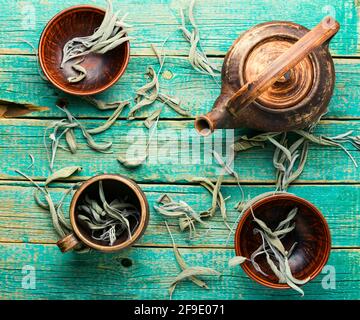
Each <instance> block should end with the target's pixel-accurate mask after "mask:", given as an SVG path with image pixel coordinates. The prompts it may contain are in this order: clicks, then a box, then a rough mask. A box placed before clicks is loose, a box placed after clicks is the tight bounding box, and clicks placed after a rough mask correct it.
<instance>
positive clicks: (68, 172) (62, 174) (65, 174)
mask: <svg viewBox="0 0 360 320" xmlns="http://www.w3.org/2000/svg"><path fill="white" fill-rule="evenodd" d="M81 170H82V168H81V167H79V166H72V167H66V168H62V169H60V170H58V171H56V172H54V173H53V174H52V175H51V176H50V177H48V178H47V179H46V182H45V187H46V186H48V185H49V184H50V183H51V182H54V181H56V180H61V179H67V178H69V177H71V176H72V175H74V174H75V173H77V172H79V171H81Z"/></svg>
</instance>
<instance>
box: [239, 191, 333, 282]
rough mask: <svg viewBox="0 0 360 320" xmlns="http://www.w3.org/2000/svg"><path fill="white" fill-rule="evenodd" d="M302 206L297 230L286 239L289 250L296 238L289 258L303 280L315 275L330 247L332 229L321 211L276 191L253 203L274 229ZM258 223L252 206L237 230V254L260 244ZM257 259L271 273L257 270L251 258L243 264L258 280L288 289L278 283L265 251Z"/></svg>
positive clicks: (294, 271)
mask: <svg viewBox="0 0 360 320" xmlns="http://www.w3.org/2000/svg"><path fill="white" fill-rule="evenodd" d="M295 207H297V208H298V209H299V211H298V214H297V215H296V217H295V219H294V222H295V223H296V227H295V230H294V231H292V232H291V233H289V234H288V235H287V236H286V237H285V238H284V239H283V240H282V242H283V244H284V246H285V249H286V250H289V249H290V247H291V246H292V245H293V244H294V242H297V243H298V244H297V246H296V247H295V250H294V252H293V254H292V255H291V256H290V258H289V264H290V268H291V270H292V273H293V275H294V276H295V278H297V279H300V280H303V279H306V278H307V277H310V279H311V280H312V279H314V278H315V277H316V276H317V275H318V274H319V273H320V272H321V270H322V269H323V267H324V266H325V264H326V262H327V260H328V258H329V254H330V249H331V238H330V231H329V227H328V225H327V222H326V220H325V218H324V217H323V215H322V214H321V212H320V211H319V210H318V209H317V208H316V207H315V206H314V205H313V204H311V203H310V202H308V201H306V200H304V199H302V198H299V197H296V196H294V195H286V194H285V195H274V196H270V197H267V198H265V199H262V200H260V201H258V202H257V203H256V204H254V205H253V207H252V208H253V211H254V214H255V216H256V217H257V218H259V219H261V220H263V221H264V222H265V223H266V224H267V225H268V227H270V228H271V229H272V230H274V229H275V228H276V226H277V225H278V224H279V222H280V221H282V220H284V219H285V218H286V217H287V215H288V213H289V212H290V210H292V209H293V208H295ZM254 228H258V225H257V224H256V223H255V222H254V221H253V217H252V214H251V210H250V209H249V210H247V211H246V212H245V213H244V216H243V217H242V219H241V221H240V223H239V225H238V228H237V230H236V234H235V251H236V255H237V256H244V257H247V258H249V257H250V256H251V254H252V253H253V252H254V251H255V250H256V249H257V248H258V247H259V246H260V245H261V243H262V240H261V236H260V235H259V234H255V235H254V233H253V230H254ZM256 262H258V264H259V265H260V267H261V269H262V270H263V271H264V272H265V273H266V274H267V275H268V277H266V276H264V275H262V274H260V273H259V272H257V271H256V270H255V268H254V267H253V265H252V264H251V262H248V261H247V262H245V263H243V264H242V268H243V270H244V271H245V272H246V274H247V275H248V276H249V277H250V278H251V279H253V280H255V281H256V282H258V283H260V284H262V285H264V286H267V287H270V288H274V289H287V288H289V286H288V285H287V284H279V283H278V278H276V276H275V275H274V273H273V272H272V271H271V269H270V267H269V266H268V264H267V262H266V257H265V255H261V256H258V257H257V258H256Z"/></svg>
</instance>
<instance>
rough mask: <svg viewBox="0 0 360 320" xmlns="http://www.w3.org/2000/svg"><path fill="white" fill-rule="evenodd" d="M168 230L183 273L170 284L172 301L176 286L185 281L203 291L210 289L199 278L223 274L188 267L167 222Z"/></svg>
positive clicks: (203, 268) (209, 269) (210, 269)
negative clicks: (190, 282)
mask: <svg viewBox="0 0 360 320" xmlns="http://www.w3.org/2000/svg"><path fill="white" fill-rule="evenodd" d="M165 225H166V228H167V230H168V232H169V235H170V237H171V241H172V244H173V249H174V254H175V258H176V261H177V263H178V265H179V266H180V268H181V270H182V271H181V272H180V273H179V274H178V275H177V276H176V278H175V279H174V280H173V282H172V283H171V284H170V288H169V293H170V299H172V296H173V293H174V291H175V289H176V286H177V285H178V284H179V283H180V282H182V281H185V280H190V281H192V282H193V283H194V284H195V285H197V286H198V287H200V288H203V289H209V287H208V285H207V284H206V282H204V281H203V280H201V279H200V278H198V277H199V276H218V277H219V276H221V273H220V272H218V271H216V270H214V269H212V268H207V267H199V266H197V267H189V266H188V265H187V263H186V262H185V260H184V258H183V257H182V255H181V254H180V251H179V249H178V247H177V245H176V243H175V240H174V237H173V235H172V233H171V231H170V228H169V225H168V224H167V223H166V222H165Z"/></svg>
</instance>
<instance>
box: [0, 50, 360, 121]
mask: <svg viewBox="0 0 360 320" xmlns="http://www.w3.org/2000/svg"><path fill="white" fill-rule="evenodd" d="M211 60H212V61H213V63H214V64H216V65H219V66H220V65H221V64H222V58H213V59H211ZM335 63H336V66H335V68H336V74H337V78H336V88H335V92H334V96H333V98H332V101H331V104H330V106H329V113H328V114H327V115H326V118H360V109H359V107H358V106H359V103H360V100H359V99H360V98H359V86H360V62H359V60H356V59H336V60H335ZM148 66H153V67H154V68H155V70H157V69H158V68H159V66H158V62H157V59H156V58H155V57H133V58H132V59H131V61H130V64H129V67H128V70H127V71H126V73H125V75H124V77H123V78H122V79H121V80H120V81H119V82H118V83H117V85H116V86H115V87H113V88H111V89H110V90H108V91H107V92H106V93H104V94H102V95H101V96H100V97H99V98H101V99H102V100H104V101H114V100H115V101H117V100H127V99H129V100H130V101H132V100H133V98H134V95H135V91H136V90H137V89H138V88H140V87H141V86H142V85H144V83H145V82H146V78H145V75H144V74H145V72H146V70H147V68H148ZM0 70H1V72H0V101H1V100H4V101H9V102H15V103H22V104H31V105H37V106H45V107H48V108H49V110H48V111H47V112H44V111H42V112H37V113H36V112H33V113H31V114H30V116H31V117H59V116H62V115H61V112H60V111H59V110H58V109H57V108H55V103H56V101H57V99H58V98H59V97H66V98H67V99H68V100H69V102H70V105H71V109H72V111H73V112H74V115H76V116H77V117H102V118H103V117H106V116H107V115H108V114H109V112H102V111H99V110H97V109H96V108H95V107H93V106H91V105H89V104H88V103H87V102H84V101H83V100H81V99H78V98H74V97H71V96H66V95H65V94H64V93H62V92H60V91H59V90H57V89H55V88H54V87H53V86H51V85H49V83H47V82H46V81H43V80H42V79H41V78H40V76H39V75H38V69H37V62H36V58H35V57H34V56H11V55H5V56H1V55H0ZM163 71H164V72H163V73H162V76H160V83H161V88H162V92H164V93H167V94H170V95H174V96H177V97H178V98H180V99H181V100H182V102H183V106H184V108H185V109H187V110H189V111H190V114H191V116H192V117H195V116H196V115H200V114H204V113H207V112H208V111H210V110H211V109H212V106H213V103H214V101H215V100H216V98H217V97H218V95H219V93H220V89H219V85H218V84H217V83H216V82H215V81H214V80H213V79H212V78H211V77H208V76H204V75H202V74H199V73H197V72H196V71H194V70H193V69H192V67H191V66H190V64H189V62H188V61H187V60H186V59H185V58H182V57H169V58H167V59H166V63H165V66H164V69H163ZM219 81H220V80H219ZM159 106H160V103H155V104H154V105H153V106H151V107H147V108H145V109H144V111H143V112H139V113H138V116H139V117H145V116H147V115H149V114H151V113H152V112H153V111H155V110H156V109H157V108H159ZM126 115H127V112H126V113H124V115H123V117H125V116H126ZM175 117H176V118H184V117H183V116H179V115H178V114H177V113H175V112H174V111H173V110H171V109H170V108H168V107H166V108H164V111H163V113H162V118H175Z"/></svg>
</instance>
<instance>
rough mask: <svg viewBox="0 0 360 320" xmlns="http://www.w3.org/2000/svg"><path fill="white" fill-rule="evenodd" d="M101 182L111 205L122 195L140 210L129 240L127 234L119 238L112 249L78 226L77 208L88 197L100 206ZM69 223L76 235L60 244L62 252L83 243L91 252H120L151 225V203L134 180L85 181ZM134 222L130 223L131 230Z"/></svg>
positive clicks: (98, 178) (113, 177)
mask: <svg viewBox="0 0 360 320" xmlns="http://www.w3.org/2000/svg"><path fill="white" fill-rule="evenodd" d="M99 181H102V182H103V188H104V193H105V196H106V198H107V201H108V202H111V201H112V200H114V199H115V198H117V197H119V196H122V197H125V196H127V198H128V200H127V201H128V202H129V203H131V204H133V205H134V206H136V207H137V208H138V210H139V212H140V223H139V225H138V227H137V228H136V230H135V232H134V233H133V236H132V238H131V239H130V240H127V237H126V235H125V234H124V236H123V238H119V239H117V241H116V242H115V244H114V245H113V246H109V245H108V244H107V243H106V242H104V241H97V240H94V239H92V238H91V237H90V235H89V232H88V230H87V229H85V228H83V227H82V225H81V224H80V223H78V219H77V215H78V210H77V207H78V205H79V204H80V203H82V201H83V200H84V198H85V196H86V195H88V196H89V197H90V198H91V199H96V200H98V203H101V201H100V197H99ZM70 221H71V226H72V228H73V230H74V234H70V235H68V236H67V237H65V238H64V239H62V240H60V241H58V243H57V245H58V246H59V248H60V250H61V251H62V252H68V251H70V250H72V249H74V248H75V247H76V246H77V245H79V244H80V243H81V242H82V243H84V244H85V245H87V246H88V247H90V248H92V249H95V250H98V251H102V252H114V251H119V250H122V249H125V248H128V247H130V246H132V245H133V244H134V243H135V242H136V241H137V240H139V239H140V237H141V236H142V235H143V234H144V232H145V229H146V228H147V225H148V222H149V204H148V201H147V199H146V196H145V194H144V193H143V192H142V190H141V189H140V187H139V186H138V185H137V184H136V183H135V182H134V181H132V180H130V179H128V178H126V177H123V176H120V175H110V174H106V175H100V176H96V177H94V178H92V179H90V180H88V181H86V182H85V183H84V184H82V186H81V187H80V188H79V189H78V190H77V192H76V193H75V195H74V197H73V199H72V201H71V204H70ZM131 223H132V222H131V221H130V227H131Z"/></svg>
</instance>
